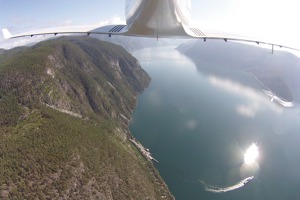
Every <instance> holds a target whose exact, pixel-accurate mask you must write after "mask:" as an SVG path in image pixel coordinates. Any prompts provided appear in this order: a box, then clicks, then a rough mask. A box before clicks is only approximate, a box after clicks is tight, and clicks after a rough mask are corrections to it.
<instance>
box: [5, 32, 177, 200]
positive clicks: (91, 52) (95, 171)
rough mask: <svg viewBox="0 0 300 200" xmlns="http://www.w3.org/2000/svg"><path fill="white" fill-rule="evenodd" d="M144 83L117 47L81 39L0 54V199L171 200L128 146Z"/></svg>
mask: <svg viewBox="0 0 300 200" xmlns="http://www.w3.org/2000/svg"><path fill="white" fill-rule="evenodd" d="M149 82H150V77H149V76H148V75H147V73H146V72H145V71H144V70H143V69H142V68H141V67H140V66H139V63H138V61H137V60H136V59H135V58H133V57H132V56H131V55H130V54H129V53H128V52H127V51H125V50H124V49H123V48H122V47H120V46H117V45H114V44H111V43H108V42H100V41H99V40H97V39H92V38H88V37H62V38H58V39H55V40H49V41H46V42H41V43H38V44H36V45H34V46H32V47H29V48H24V49H14V50H9V51H2V53H1V55H0V113H1V115H0V155H1V156H0V163H1V164H0V177H1V178H0V197H1V199H55V198H56V199H68V198H70V199H162V198H164V199H172V195H171V194H170V193H169V191H168V188H167V186H166V185H165V184H164V182H163V180H162V179H161V178H160V176H159V174H158V172H157V171H156V170H155V168H154V167H153V165H152V163H150V162H149V161H146V160H145V159H143V158H142V156H141V155H140V153H139V152H138V151H137V150H136V148H135V147H134V146H133V145H132V144H131V143H130V142H128V137H130V133H129V132H128V123H129V120H130V118H131V114H132V111H133V110H134V108H135V105H136V102H137V97H138V95H139V94H140V93H141V92H142V91H143V90H144V89H145V88H146V87H147V86H148V84H149Z"/></svg>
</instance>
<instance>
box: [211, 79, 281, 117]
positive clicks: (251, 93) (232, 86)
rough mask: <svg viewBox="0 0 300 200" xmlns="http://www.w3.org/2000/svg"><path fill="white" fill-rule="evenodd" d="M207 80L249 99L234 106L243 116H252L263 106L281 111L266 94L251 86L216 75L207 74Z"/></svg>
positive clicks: (263, 107) (276, 111)
mask: <svg viewBox="0 0 300 200" xmlns="http://www.w3.org/2000/svg"><path fill="white" fill-rule="evenodd" d="M208 80H209V82H210V83H211V84H212V85H214V86H216V87H220V88H222V89H224V90H227V91H229V92H231V93H235V94H237V95H240V96H243V97H246V98H247V99H249V103H248V104H240V105H237V106H236V108H235V110H236V112H237V113H238V114H240V115H242V116H244V117H249V118H254V117H255V116H256V114H257V112H259V111H261V110H262V109H265V108H269V109H271V110H272V111H274V112H275V113H281V112H282V109H281V108H280V107H279V106H277V105H276V104H272V103H270V100H268V99H267V98H266V95H264V94H263V93H260V92H259V91H257V90H255V89H253V88H251V87H247V86H244V85H241V84H239V83H237V82H234V81H232V80H230V79H221V78H219V77H216V76H209V77H208Z"/></svg>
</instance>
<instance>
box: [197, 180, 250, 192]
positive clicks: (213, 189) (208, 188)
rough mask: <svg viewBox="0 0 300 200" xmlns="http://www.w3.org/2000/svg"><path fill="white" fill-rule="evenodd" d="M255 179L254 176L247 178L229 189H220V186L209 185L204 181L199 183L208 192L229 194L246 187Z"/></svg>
mask: <svg viewBox="0 0 300 200" xmlns="http://www.w3.org/2000/svg"><path fill="white" fill-rule="evenodd" d="M253 178H254V176H250V177H247V178H245V179H243V180H241V181H240V182H238V183H237V184H235V185H232V186H228V187H219V186H213V185H209V184H207V183H205V182H204V181H202V180H199V182H200V183H202V184H203V186H204V189H205V190H206V191H208V192H213V193H223V192H229V191H232V190H236V189H239V188H241V187H244V186H245V185H246V184H247V183H249V181H251V180H252V179H253Z"/></svg>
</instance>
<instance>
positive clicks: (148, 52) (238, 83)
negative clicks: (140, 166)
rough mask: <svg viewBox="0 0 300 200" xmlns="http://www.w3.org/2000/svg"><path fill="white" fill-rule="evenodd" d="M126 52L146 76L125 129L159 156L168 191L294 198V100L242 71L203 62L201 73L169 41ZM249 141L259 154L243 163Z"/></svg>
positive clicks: (299, 157)
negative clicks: (275, 98)
mask: <svg viewBox="0 0 300 200" xmlns="http://www.w3.org/2000/svg"><path fill="white" fill-rule="evenodd" d="M134 56H135V57H137V58H138V60H139V61H140V63H141V65H142V67H143V68H144V69H145V70H146V71H147V72H148V73H149V74H150V76H151V77H152V83H151V85H150V86H149V88H148V89H147V90H146V91H145V92H144V93H143V94H142V95H141V96H140V98H139V103H138V105H137V109H136V111H135V113H134V114H133V118H132V123H131V125H130V130H131V132H132V134H133V135H134V136H135V137H136V138H137V139H138V140H139V141H140V142H141V143H142V144H143V145H144V146H145V147H146V148H149V149H150V151H151V153H152V155H153V156H154V157H155V158H156V159H157V160H158V161H159V163H157V164H155V166H156V168H157V169H158V171H159V173H160V174H161V176H162V177H163V179H164V180H165V182H166V183H167V185H168V187H169V189H170V190H171V192H172V194H173V195H174V196H175V197H176V199H179V200H180V199H299V198H300V192H298V188H299V187H300V170H298V168H299V166H300V147H299V146H300V145H299V144H300V136H299V134H300V131H299V130H300V123H299V121H300V117H299V115H298V112H299V110H298V111H297V108H290V109H286V108H283V107H281V106H279V105H276V104H274V103H271V102H270V97H267V96H266V95H265V94H264V93H263V92H262V89H264V88H263V86H261V85H260V84H259V83H258V82H257V81H256V80H255V79H254V78H253V77H250V76H249V75H247V74H245V73H243V72H238V71H234V72H233V71H226V70H224V69H222V70H220V69H218V67H217V66H213V65H211V66H210V64H208V63H203V65H205V69H206V72H205V73H202V72H201V67H199V68H197V66H195V65H194V63H193V62H192V61H191V60H190V59H188V58H187V57H185V56H183V55H181V54H180V53H179V52H177V51H176V50H174V48H173V47H158V48H149V49H143V50H140V51H136V52H135V53H134ZM202 67H203V66H202ZM207 69H211V73H207ZM220 74H221V75H222V76H220ZM252 143H256V144H257V146H258V148H259V157H258V159H257V160H256V161H255V162H253V163H252V164H250V165H246V164H244V161H243V158H244V152H245V151H246V149H247V148H248V147H249V146H250V145H251V144H252ZM252 176H253V177H254V178H253V179H251V181H249V182H248V183H247V184H243V180H245V179H247V178H249V177H252Z"/></svg>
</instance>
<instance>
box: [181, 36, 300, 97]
mask: <svg viewBox="0 0 300 200" xmlns="http://www.w3.org/2000/svg"><path fill="white" fill-rule="evenodd" d="M177 49H178V50H179V51H180V52H182V53H184V54H185V55H187V56H188V57H190V58H191V59H192V60H193V61H194V62H195V63H196V65H197V67H198V69H199V70H200V71H201V72H203V73H208V74H210V73H212V70H211V69H207V68H205V65H203V63H210V64H212V65H215V66H217V67H218V68H227V69H232V70H233V71H234V70H242V71H244V72H246V73H248V74H249V75H251V76H254V77H256V78H257V79H258V80H259V81H260V82H261V83H263V84H264V85H265V86H266V87H267V88H269V89H270V90H271V91H273V92H274V93H275V94H276V95H277V96H279V97H281V98H283V99H286V100H288V101H295V102H298V103H299V102H300V79H299V78H298V77H299V75H300V59H299V58H298V57H297V56H295V55H293V54H291V53H288V52H283V51H276V50H275V52H274V54H271V53H270V52H271V50H270V49H263V48H260V47H256V46H252V45H246V44H242V43H236V42H224V41H207V42H203V41H200V40H199V41H196V42H194V41H192V42H189V43H185V44H182V45H180V46H179V47H178V48H177Z"/></svg>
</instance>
